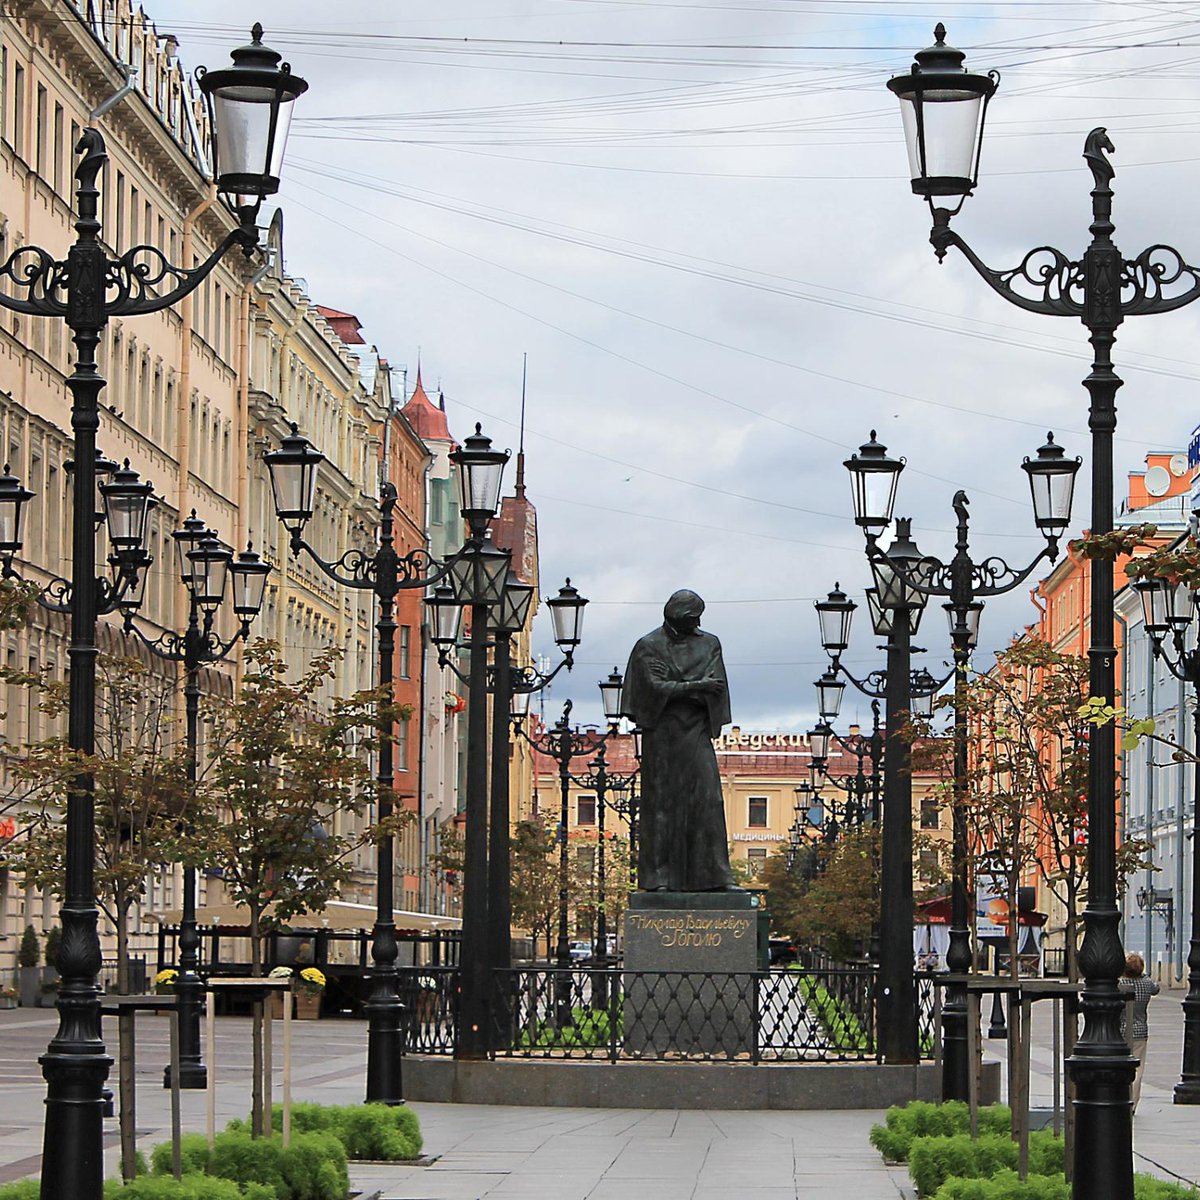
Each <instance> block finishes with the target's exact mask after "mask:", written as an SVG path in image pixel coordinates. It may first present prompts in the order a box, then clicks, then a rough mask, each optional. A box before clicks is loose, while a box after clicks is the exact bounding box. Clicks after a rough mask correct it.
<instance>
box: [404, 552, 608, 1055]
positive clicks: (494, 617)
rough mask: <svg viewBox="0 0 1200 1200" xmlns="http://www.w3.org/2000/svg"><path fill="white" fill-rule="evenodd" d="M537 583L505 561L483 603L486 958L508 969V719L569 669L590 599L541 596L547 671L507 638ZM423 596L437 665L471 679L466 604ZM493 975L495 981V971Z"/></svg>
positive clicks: (448, 591) (523, 617)
mask: <svg viewBox="0 0 1200 1200" xmlns="http://www.w3.org/2000/svg"><path fill="white" fill-rule="evenodd" d="M535 590H536V589H535V587H534V585H533V584H531V583H524V582H522V581H521V579H520V578H519V576H518V575H517V573H516V572H515V571H514V570H513V569H512V568H511V566H510V567H509V568H508V571H507V573H506V576H505V580H504V588H503V592H502V593H501V596H500V600H499V603H497V604H495V605H493V606H491V607H490V608H489V610H488V611H489V614H490V616H489V633H490V634H491V638H492V647H493V661H492V669H491V672H490V673H489V677H488V691H489V693H490V694H491V696H492V748H491V809H490V817H489V825H488V862H487V871H488V878H489V881H490V884H489V888H488V893H487V901H488V904H487V941H488V962H489V964H490V969H491V971H492V972H493V973H494V972H503V971H507V970H508V969H509V968H510V967H511V966H512V878H511V876H512V871H511V868H510V865H509V839H510V824H511V795H510V786H509V785H510V779H509V767H510V764H509V755H510V747H511V732H510V726H511V722H512V720H513V719H514V718H521V717H524V716H525V715H526V714H527V713H528V711H529V698H530V696H532V695H533V694H534V693H535V692H539V691H541V690H542V689H543V688H545V687H546V686H548V685H549V683H550V682H551V681H552V680H553V679H554V677H555V676H556V675H557V674H558V673H559V671H561V670H562V669H563V668H564V667H565V668H566V669H567V670H568V671H569V670H570V669H571V667H572V665H573V664H574V654H575V648H576V647H577V646H578V645H579V642H580V639H581V637H582V634H583V609H584V607H585V606H586V604H587V600H585V599H584V598H583V597H582V596H581V595H580V594H579V593H578V591H576V589H575V588H573V587H572V586H571V581H570V580H569V579H568V580H567V582H566V586H564V587H562V588H560V589H559V592H558V595H557V596H555V597H553V598H552V599H549V600H547V602H546V603H547V605H548V606H549V608H550V612H551V615H552V618H553V625H554V632H555V640H556V642H557V644H558V646H559V648H560V649H561V650H563V652H564V654H563V658H562V659H561V660H560V661H559V663H558V665H557V666H556V667H555V668H554V669H553V670H552V671H549V672H547V673H545V674H543V673H541V672H539V671H537V670H535V669H534V668H533V667H531V666H516V667H514V666H513V663H512V639H513V637H515V636H516V634H518V633H519V632H520V631H521V630H522V629H524V628H525V626H526V624H527V623H528V620H529V610H530V608H531V607H532V604H533V595H534V591H535ZM425 603H426V604H427V605H428V606H429V608H430V610H431V612H432V613H433V614H434V618H433V639H432V640H433V643H434V645H435V646H437V648H438V663H439V665H440V666H443V667H449V668H450V670H451V671H453V672H454V674H455V675H457V676H458V678H459V679H460V680H462V681H463V682H464V683H466V684H468V687H469V685H470V679H469V677H467V676H464V675H463V673H462V672H461V671H460V670H459V669H458V667H457V666H456V665H455V664H454V662H453V660H452V659H451V657H450V654H451V651H452V650H453V649H454V647H455V645H456V644H457V642H458V636H459V628H460V626H461V624H462V611H463V610H462V606H461V605H460V603H459V601H458V599H457V598H456V596H455V592H454V589H453V588H452V587H445V586H443V587H438V588H436V589H434V592H433V594H432V595H431V596H429V597H428V598H427V599H426V601H425ZM468 694H469V693H468ZM496 978H497V982H499V976H497V977H496ZM491 996H492V998H493V1000H494V1002H495V1004H496V1010H495V1012H494V1013H493V1021H492V1025H493V1031H494V1037H495V1038H496V1039H497V1040H499V1041H503V1040H504V1039H505V1037H506V1032H505V1031H506V1030H507V1029H508V1026H509V1022H508V1012H507V1007H506V1004H507V1001H506V997H505V993H504V989H502V988H500V987H497V989H496V990H495V991H494V992H492V993H491Z"/></svg>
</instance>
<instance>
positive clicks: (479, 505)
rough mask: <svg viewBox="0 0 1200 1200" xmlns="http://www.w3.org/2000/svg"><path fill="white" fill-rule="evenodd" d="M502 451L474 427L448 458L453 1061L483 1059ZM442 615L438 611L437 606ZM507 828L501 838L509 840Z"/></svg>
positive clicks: (506, 557)
mask: <svg viewBox="0 0 1200 1200" xmlns="http://www.w3.org/2000/svg"><path fill="white" fill-rule="evenodd" d="M508 458H509V454H508V451H506V450H493V449H492V443H491V439H490V438H486V437H484V436H483V433H482V430H481V428H480V426H479V425H476V426H475V432H474V434H472V435H471V436H470V437H468V438H467V439H466V441H465V442H464V443H463V445H462V446H461V447H460V448H459V449H457V450H455V451H452V452H451V454H450V461H451V462H453V463H454V464H455V465H456V466H457V467H458V469H459V485H460V490H461V501H460V506H461V510H462V516H463V519H464V520H465V521H466V522H467V527H468V530H469V532H470V536H469V538H468V540H467V543H466V545H465V546H464V547H463V549H462V550H461V551H460V552H459V554H458V556H457V558H456V559H455V560H454V562H453V563H452V565H451V570H450V582H451V585H452V587H453V589H454V598H455V599H456V600H457V601H458V603H459V604H460V605H462V606H464V607H465V608H467V609H468V610H469V613H470V621H471V624H470V637H469V641H468V647H469V652H470V668H469V676H468V684H467V777H466V785H467V788H466V790H467V794H466V818H467V829H466V837H465V844H464V857H463V900H462V921H463V924H462V946H461V953H460V962H461V971H460V975H459V987H460V989H461V990H460V995H459V1010H458V1040H457V1042H456V1044H455V1047H454V1054H455V1057H457V1058H464V1059H481V1058H485V1057H486V1056H487V1052H488V1042H489V1040H490V1037H489V1032H488V1016H487V1014H488V991H489V985H490V982H491V977H490V974H489V971H488V966H489V945H488V934H489V925H488V899H489V873H488V774H489V772H488V695H487V685H488V659H487V652H488V632H489V630H488V625H489V620H490V613H491V610H492V609H493V608H496V607H499V606H500V605H501V604H502V603H503V601H504V598H505V583H506V582H507V580H508V571H509V567H510V565H511V555H510V554H509V553H508V552H507V551H505V550H501V549H500V548H499V547H497V546H494V545H493V544H492V542H491V540H490V539H489V537H488V525H489V523H490V522H491V520H492V518H493V517H494V516H495V514H496V512H497V511H498V510H499V508H500V485H501V482H502V480H503V476H504V464H505V463H506V462H507V461H508ZM435 612H436V613H437V614H438V616H439V617H440V616H442V614H443V610H442V608H435ZM507 832H508V831H507V829H506V830H505V833H506V835H507Z"/></svg>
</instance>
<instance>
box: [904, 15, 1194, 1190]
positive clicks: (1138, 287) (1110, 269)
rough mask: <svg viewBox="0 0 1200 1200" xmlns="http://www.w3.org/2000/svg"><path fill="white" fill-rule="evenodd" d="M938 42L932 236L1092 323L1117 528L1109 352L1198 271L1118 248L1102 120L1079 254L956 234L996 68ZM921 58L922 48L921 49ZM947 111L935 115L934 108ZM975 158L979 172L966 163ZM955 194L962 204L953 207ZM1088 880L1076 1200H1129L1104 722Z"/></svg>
mask: <svg viewBox="0 0 1200 1200" xmlns="http://www.w3.org/2000/svg"><path fill="white" fill-rule="evenodd" d="M945 33H946V31H945V29H944V28H943V27H942V26H940V25H939V26H938V27H937V29H936V30H935V38H936V40H937V44H936V45H935V46H933V47H931V48H930V49H929V50H927V51H923V52H922V53H921V54H919V55H918V56H917V61H916V62H915V63H914V64H913V68H912V71H911V73H910V74H909V75H907V76H900V77H897V78H896V79H893V80H892V81H891V83H890V84H889V86H890V87H891V89H892V90H893V91H894V92H895V93H896V94H897V95H898V96H900V98H901V104H902V109H903V110H904V111H905V113H906V114H908V115H907V116H906V123H905V124H906V135H907V141H908V146H909V158H910V162H911V163H912V165H913V168H914V169H913V171H912V175H913V190H914V191H915V192H916V193H917V194H918V195H920V196H924V197H925V198H926V200H927V201H928V203H929V207H930V210H931V212H932V215H933V230H932V232H931V234H930V242H931V243H932V245H933V247H934V250H935V251H936V253H937V257H938V259H939V261H940V260H943V259H944V258H945V255H946V252H947V251H948V250H949V249H950V247H952V246H955V247H957V248H958V249H959V250H960V251H961V252H962V254H963V255H964V257H965V258H966V259H967V261H968V262H969V263H970V264H971V266H972V267H973V268H974V269H975V271H976V272H977V273H978V274H979V275H980V277H981V278H982V279H983V281H984V282H985V283H986V284H987V285H988V286H989V287H990V288H991V289H992V290H993V291H994V292H996V293H997V295H999V296H1001V297H1002V298H1003V299H1005V300H1007V301H1008V302H1009V303H1011V304H1015V305H1016V306H1017V307H1018V308H1023V309H1025V311H1026V312H1034V313H1041V314H1044V315H1046V316H1054V317H1074V318H1077V319H1079V320H1080V321H1082V323H1083V325H1084V326H1085V328H1086V329H1087V331H1088V335H1089V337H1088V340H1089V341H1090V342H1091V345H1092V351H1093V355H1092V368H1091V371H1090V373H1089V374H1088V376H1087V378H1086V379H1085V380H1084V381H1083V385H1084V387H1085V388H1086V389H1087V391H1088V395H1089V400H1090V403H1089V411H1088V427H1089V428H1090V429H1091V434H1092V444H1091V451H1092V452H1091V468H1092V480H1091V484H1092V504H1091V517H1090V520H1089V528H1090V530H1091V534H1092V536H1093V537H1102V536H1104V535H1105V534H1107V533H1109V532H1111V530H1112V527H1113V435H1114V433H1115V431H1116V425H1117V410H1116V394H1117V390H1118V388H1120V386H1121V383H1122V381H1121V379H1120V377H1119V376H1118V375H1117V374H1116V372H1115V371H1114V370H1113V363H1112V348H1113V345H1114V343H1115V342H1116V335H1117V330H1118V328H1119V327H1120V325H1121V322H1122V321H1124V320H1125V318H1126V317H1133V316H1146V315H1151V314H1157V313H1165V312H1170V311H1172V310H1173V309H1177V308H1182V307H1183V306H1184V305H1186V304H1190V303H1191V302H1192V301H1194V300H1196V299H1198V298H1200V273H1198V272H1197V271H1196V270H1195V269H1194V268H1193V267H1191V266H1189V265H1188V264H1187V263H1185V262H1184V260H1183V257H1182V256H1181V255H1180V254H1179V252H1178V251H1176V250H1175V249H1173V248H1172V247H1169V246H1164V245H1161V244H1156V245H1153V246H1150V247H1148V248H1147V249H1145V250H1143V251H1142V252H1141V253H1140V254H1139V255H1138V256H1137V257H1136V258H1132V259H1127V258H1125V257H1124V256H1123V255H1122V254H1121V252H1120V250H1119V249H1118V248H1117V246H1116V245H1115V244H1114V243H1113V240H1112V235H1113V231H1114V225H1113V222H1112V199H1113V191H1112V187H1111V183H1112V179H1113V176H1114V174H1115V172H1114V170H1113V167H1112V164H1111V163H1110V162H1109V159H1108V155H1109V154H1110V153H1112V151H1113V144H1112V142H1111V140H1110V139H1109V137H1108V133H1107V131H1106V130H1105V129H1103V128H1097V129H1093V130H1092V131H1091V133H1089V134H1088V136H1087V139H1086V141H1085V144H1084V151H1083V156H1084V159H1085V160H1086V161H1087V164H1088V167H1089V169H1090V170H1091V173H1092V179H1093V187H1092V223H1091V225H1090V227H1089V232H1090V233H1091V235H1092V237H1091V242H1090V244H1089V245H1088V247H1087V249H1086V250H1085V251H1084V254H1083V257H1082V258H1081V259H1079V260H1075V261H1073V260H1071V259H1070V258H1068V256H1067V255H1065V254H1063V253H1062V251H1060V250H1057V249H1055V248H1054V247H1049V246H1039V247H1037V248H1036V249H1034V250H1031V251H1030V252H1029V253H1028V254H1026V255H1025V257H1024V258H1023V259H1022V261H1021V262H1020V264H1019V265H1018V266H1016V267H1015V268H1012V269H1010V270H1005V271H994V270H992V269H991V268H990V267H988V266H987V265H986V264H985V263H984V262H983V261H982V260H981V259H980V258H979V257H978V255H976V253H975V252H974V251H973V250H972V249H971V248H970V247H969V246H968V245H967V243H966V242H964V241H963V239H962V238H961V237H959V235H958V234H957V233H954V232H953V231H952V230H951V229H950V220H951V218H952V217H953V215H954V213H955V212H957V211H958V209H959V208H961V207H962V202H963V199H964V198H965V197H966V196H967V195H969V194H970V192H971V190H972V188H973V187H974V184H975V179H976V177H977V173H978V163H979V149H978V147H979V146H980V145H981V144H982V134H983V123H984V115H985V110H986V100H987V99H988V98H989V97H990V95H991V93H992V92H993V91H994V90H995V87H996V76H995V75H994V73H993V74H990V75H986V76H983V75H976V74H972V73H970V72H968V71H967V70H966V69H965V68H964V67H963V65H962V64H963V60H964V58H965V56H964V55H963V54H962V52H961V51H958V50H955V49H953V48H952V47H949V46H946V45H945ZM922 56H924V57H922ZM935 110H936V111H935ZM964 162H970V163H971V164H972V166H971V168H970V171H969V173H965V172H964V170H963V167H962V164H963V163H964ZM955 197H957V198H958V203H957V205H956V206H955V208H953V209H950V208H947V207H944V205H945V204H948V203H952V202H953V200H954V198H955ZM1113 626H1114V621H1113V574H1112V571H1110V570H1094V571H1092V573H1091V634H1090V639H1089V640H1090V644H1089V648H1088V658H1089V663H1090V672H1089V683H1088V692H1089V695H1091V696H1094V697H1097V698H1099V699H1101V700H1103V701H1104V702H1105V703H1107V704H1113V703H1114V698H1115V692H1116V679H1115V672H1116V653H1117V652H1116V646H1115V631H1114V627H1113ZM1088 762H1089V767H1088V888H1087V907H1086V909H1085V911H1084V914H1083V923H1084V938H1083V946H1082V948H1081V951H1080V956H1079V960H1080V964H1081V966H1082V968H1083V972H1084V979H1085V983H1084V990H1083V994H1082V997H1081V1001H1080V1011H1081V1012H1082V1013H1083V1033H1082V1034H1081V1036H1080V1038H1079V1040H1078V1041H1077V1042H1076V1044H1075V1049H1074V1052H1073V1054H1072V1055H1071V1058H1070V1060H1069V1069H1070V1072H1071V1075H1072V1078H1073V1080H1074V1082H1075V1089H1076V1099H1075V1110H1076V1114H1077V1126H1076V1129H1077V1135H1076V1136H1077V1141H1076V1155H1075V1162H1076V1170H1075V1174H1074V1177H1073V1181H1072V1185H1071V1186H1072V1195H1074V1196H1075V1197H1078V1198H1079V1200H1084V1198H1085V1197H1086V1200H1129V1197H1131V1196H1132V1195H1133V1127H1132V1121H1131V1119H1130V1105H1129V1097H1130V1085H1131V1083H1132V1080H1133V1076H1134V1071H1135V1063H1134V1060H1133V1058H1132V1057H1131V1056H1130V1054H1129V1047H1128V1045H1126V1043H1125V1041H1124V1039H1123V1038H1122V1036H1121V1023H1120V1022H1121V1012H1122V1000H1121V994H1120V991H1119V990H1118V987H1117V980H1118V978H1119V976H1120V974H1121V970H1122V968H1123V965H1124V953H1123V949H1122V946H1121V935H1120V928H1119V927H1120V920H1121V914H1120V910H1119V909H1118V908H1117V878H1116V875H1117V872H1116V842H1117V821H1116V732H1115V730H1114V728H1113V725H1112V724H1111V723H1109V724H1107V725H1103V726H1098V727H1097V728H1096V729H1094V730H1093V731H1092V735H1091V738H1090V739H1089V742H1088Z"/></svg>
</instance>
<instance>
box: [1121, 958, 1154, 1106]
mask: <svg viewBox="0 0 1200 1200" xmlns="http://www.w3.org/2000/svg"><path fill="white" fill-rule="evenodd" d="M1117 986H1118V987H1119V988H1120V989H1121V994H1122V995H1123V996H1124V997H1125V1000H1126V1004H1125V1011H1124V1013H1123V1014H1122V1016H1121V1032H1122V1033H1123V1034H1124V1035H1125V1040H1126V1041H1127V1042H1128V1043H1129V1051H1130V1053H1131V1054H1132V1055H1133V1057H1134V1058H1136V1059H1137V1074H1135V1075H1134V1077H1133V1096H1132V1099H1133V1111H1134V1112H1137V1106H1138V1099H1139V1098H1140V1097H1141V1094H1142V1071H1143V1070H1144V1069H1145V1066H1146V1042H1147V1040H1148V1039H1149V1037H1150V1025H1149V1022H1148V1020H1147V1009H1148V1008H1149V1007H1150V997H1151V996H1156V995H1158V984H1157V983H1155V982H1154V980H1153V979H1150V978H1148V977H1147V975H1146V960H1145V959H1144V958H1143V957H1142V956H1141V955H1140V954H1127V955H1126V956H1125V970H1124V972H1123V973H1122V975H1121V978H1120V979H1119V980H1118V982H1117Z"/></svg>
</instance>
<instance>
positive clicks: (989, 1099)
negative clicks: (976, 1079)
mask: <svg viewBox="0 0 1200 1200" xmlns="http://www.w3.org/2000/svg"><path fill="white" fill-rule="evenodd" d="M940 1094H941V1070H940V1068H938V1067H936V1066H934V1065H933V1064H932V1063H927V1064H922V1065H921V1066H919V1067H886V1066H879V1065H877V1064H876V1063H778V1064H776V1063H770V1064H767V1063H759V1064H757V1065H755V1064H751V1063H661V1062H619V1063H608V1062H571V1061H569V1060H558V1061H546V1060H544V1059H543V1060H537V1061H533V1060H528V1059H504V1060H500V1061H498V1062H459V1061H456V1060H454V1059H451V1058H434V1057H428V1058H426V1057H406V1058H405V1059H404V1096H405V1098H406V1099H408V1100H417V1101H422V1100H424V1101H426V1102H428V1103H435V1104H515V1105H531V1106H536V1107H540V1108H541V1107H544V1108H666V1109H714V1110H730V1109H750V1110H757V1109H794V1110H803V1109H826V1110H828V1109H864V1108H865V1109H883V1108H887V1107H888V1106H889V1105H892V1104H904V1103H907V1102H908V1101H909V1100H937V1099H939V1098H940ZM999 1095H1000V1064H999V1063H986V1064H984V1068H983V1086H982V1088H981V1097H980V1103H983V1104H991V1103H995V1102H996V1100H997V1099H998V1098H999Z"/></svg>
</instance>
